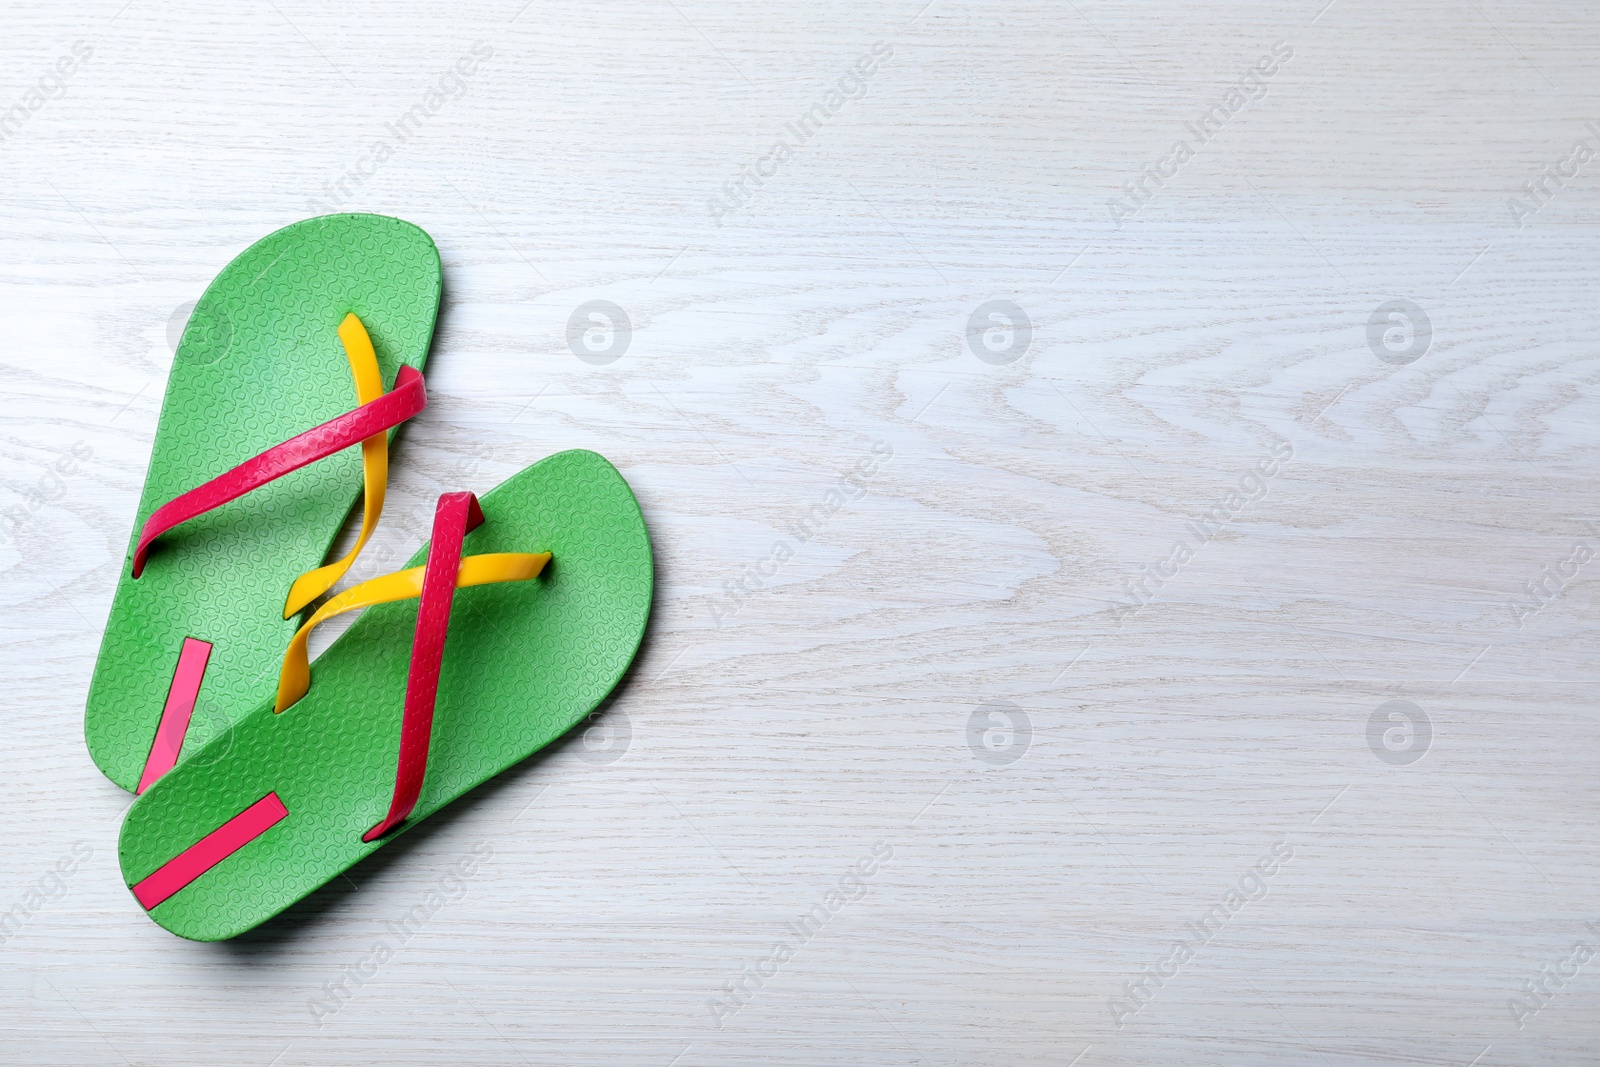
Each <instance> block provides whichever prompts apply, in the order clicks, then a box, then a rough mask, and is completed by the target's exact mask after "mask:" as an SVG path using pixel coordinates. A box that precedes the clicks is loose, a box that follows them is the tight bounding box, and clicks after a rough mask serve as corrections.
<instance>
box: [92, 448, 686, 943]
mask: <svg viewBox="0 0 1600 1067" xmlns="http://www.w3.org/2000/svg"><path fill="white" fill-rule="evenodd" d="M479 507H480V505H479V502H478V501H477V499H476V498H475V497H473V496H472V494H470V493H449V494H446V495H445V496H443V497H441V498H440V502H439V508H438V512H437V513H436V516H435V522H434V533H433V539H432V541H431V542H430V544H429V545H427V546H424V548H423V549H422V550H421V551H419V552H418V553H417V555H416V556H415V557H414V558H413V559H412V561H411V562H410V564H408V568H409V569H407V570H405V571H401V572H399V573H397V574H392V575H386V576H384V577H381V578H375V579H372V580H370V581H368V582H363V583H361V584H360V585H358V586H355V587H353V588H351V589H348V590H346V591H345V592H343V593H341V594H339V595H338V596H336V597H334V598H333V599H331V600H329V601H328V602H327V603H325V604H324V605H323V606H322V607H321V608H319V609H318V611H317V612H316V614H315V615H313V616H312V617H311V619H310V620H308V621H307V623H306V624H305V626H304V627H303V628H302V630H301V631H300V632H299V633H297V634H296V636H295V638H294V639H293V640H292V641H291V642H290V643H289V654H288V656H287V657H286V658H285V660H284V665H283V669H282V671H281V672H280V675H279V692H278V697H277V699H276V700H275V701H266V702H264V703H258V704H257V705H256V707H255V708H254V709H253V710H252V711H251V712H250V713H249V714H247V715H245V716H244V717H243V718H241V719H240V720H239V721H237V722H236V723H234V724H233V726H232V727H231V728H230V729H229V730H228V731H226V732H225V733H223V734H222V735H220V736H218V737H216V738H214V739H213V740H212V741H211V742H210V743H209V744H207V745H205V746H204V747H202V748H201V749H200V750H199V751H198V752H196V753H194V754H193V755H192V756H189V757H187V758H185V759H184V760H183V761H182V762H181V763H179V764H178V765H177V766H176V767H174V768H173V769H172V770H171V771H170V772H168V773H167V774H166V775H165V776H163V777H162V778H161V779H160V780H158V781H157V782H155V783H154V784H153V785H152V786H151V787H150V788H149V790H148V791H146V792H145V793H144V794H143V795H141V796H140V797H139V799H138V800H136V801H135V802H134V804H133V806H132V807H131V808H130V809H129V810H128V814H127V818H126V820H125V821H124V822H123V825H122V836H121V841H120V845H119V852H120V858H121V863H122V874H123V877H124V879H125V880H126V882H127V883H128V886H129V888H130V889H131V890H132V892H133V894H134V897H135V898H136V899H137V900H138V901H139V903H140V905H141V906H142V907H144V908H145V910H146V911H147V912H148V914H149V915H150V917H151V918H152V919H153V920H155V921H156V922H157V923H159V924H160V925H161V926H163V927H165V928H166V929H167V930H170V931H171V932H173V933H175V934H177V935H179V936H180V937H185V938H189V939H192V940H196V941H214V940H219V939H222V938H227V937H233V936H234V935H236V934H239V933H242V932H243V931H245V930H248V929H250V928H251V927H253V926H256V925H257V924H258V923H261V922H263V921H264V920H266V919H268V918H270V917H272V916H273V915H276V914H277V913H279V912H281V911H283V910H284V909H285V908H287V907H289V906H290V905H291V904H293V903H294V902H295V901H297V900H299V899H301V898H302V897H304V896H306V895H307V894H308V893H310V892H312V891H313V890H314V889H316V888H317V887H318V886H320V885H322V884H323V883H324V882H327V881H328V880H329V879H331V878H333V877H335V876H337V875H338V874H339V873H340V872H342V871H344V870H346V869H347V868H349V867H350V866H351V865H352V864H354V863H356V862H357V861H359V860H360V859H361V858H362V857H364V856H366V855H367V854H368V853H370V852H372V851H374V850H375V849H378V848H380V847H382V846H383V844H384V843H386V842H387V841H389V840H391V839H392V838H393V837H394V836H395V835H396V834H398V833H401V832H404V831H405V830H406V829H409V828H410V827H411V826H413V825H415V824H416V823H417V822H419V821H420V820H422V819H424V818H426V817H427V816H429V815H431V814H432V813H434V812H436V811H438V810H439V809H440V808H442V807H444V806H445V805H446V804H448V803H450V802H451V801H452V800H454V799H455V798H457V797H459V796H461V795H462V794H463V793H466V792H468V791H469V790H471V789H473V788H474V787H476V786H477V785H479V784H480V783H482V782H484V781H485V780H487V779H488V778H490V777H492V776H494V775H495V774H498V773H499V772H500V771H503V770H505V769H506V768H507V767H510V766H511V765H512V764H514V763H516V762H518V761H519V760H522V759H524V758H525V757H527V756H528V755H529V754H531V753H533V752H535V751H537V750H538V749H540V748H542V747H544V746H545V745H547V744H549V743H550V742H551V741H553V740H555V739H556V738H558V737H560V736H561V735H562V734H563V733H565V732H566V731H567V730H568V729H570V728H571V727H572V726H573V725H575V724H576V723H578V722H579V721H581V720H582V719H583V718H584V717H585V716H587V715H588V714H589V713H590V712H592V711H593V710H594V708H595V707H596V706H597V705H598V704H599V703H600V701H601V700H602V699H603V698H604V697H605V696H606V694H607V693H609V692H610V691H611V690H612V688H613V687H614V686H615V685H616V684H617V682H618V681H619V680H620V679H621V678H622V676H623V674H624V672H625V671H626V670H627V668H628V665H629V663H630V662H632V660H633V657H634V653H635V652H636V651H637V649H638V647H639V643H640V641H641V640H642V639H643V636H644V628H645V622H646V620H647V618H648V616H649V613H650V601H651V593H652V588H653V581H654V578H653V573H654V572H653V563H652V557H651V552H650V540H649V536H648V534H647V533H646V530H645V524H644V518H643V516H642V515H641V514H640V512H639V505H638V503H637V502H636V501H635V500H634V497H633V493H632V491H631V490H630V489H629V488H628V484H627V482H625V481H624V480H623V478H622V475H621V474H619V473H618V472H617V470H616V469H615V468H614V467H612V466H611V464H610V463H608V462H606V460H605V459H603V458H602V457H600V456H598V455H596V454H595V453H593V452H585V451H570V452H562V453H559V454H557V455H554V456H551V457H549V458H547V459H545V460H542V461H541V462H539V463H537V464H535V465H533V466H532V467H529V468H528V469H526V470H524V471H523V472H522V473H520V474H518V475H516V476H515V477H513V478H511V479H509V480H508V481H506V482H505V483H503V484H502V485H500V486H499V487H497V488H496V489H494V490H492V491H491V492H489V493H487V494H485V495H484V497H483V499H482V502H481V511H480V510H479ZM476 522H481V525H480V526H477V527H476V529H474V525H475V523H476ZM424 564H425V565H424ZM419 593H420V600H419V599H410V598H415V597H417V596H418V595H419ZM368 605H375V606H370V607H368ZM358 607H367V610H366V611H365V612H364V614H362V616H361V617H360V618H359V619H357V620H356V622H355V623H354V624H353V625H351V626H350V628H349V629H348V630H347V631H345V633H344V634H342V635H341V636H340V637H339V638H338V640H336V641H335V642H334V643H333V644H332V645H330V646H329V648H328V649H327V651H325V652H324V653H323V654H322V655H321V656H320V657H319V658H318V659H317V662H316V664H315V665H314V667H312V669H311V670H310V672H309V677H308V676H307V672H306V670H305V658H304V657H305V635H306V633H307V632H308V631H309V630H310V628H311V627H312V626H314V625H315V624H316V623H317V622H319V621H321V619H322V618H325V617H329V616H331V615H333V614H337V613H339V612H340V611H345V610H353V609H355V608H358ZM446 629H448V641H446ZM280 709H281V711H280ZM397 753H398V755H397Z"/></svg>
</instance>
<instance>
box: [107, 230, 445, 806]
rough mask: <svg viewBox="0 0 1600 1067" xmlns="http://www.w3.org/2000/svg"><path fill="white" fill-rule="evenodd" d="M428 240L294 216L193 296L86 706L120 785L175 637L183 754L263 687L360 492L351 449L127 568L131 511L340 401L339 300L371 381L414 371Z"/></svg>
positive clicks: (154, 707)
mask: <svg viewBox="0 0 1600 1067" xmlns="http://www.w3.org/2000/svg"><path fill="white" fill-rule="evenodd" d="M439 287H440V274H439V253H438V250H437V249H435V248H434V245H433V241H432V240H431V239H430V238H429V237H428V235H427V234H426V233H424V232H422V231H421V230H420V229H418V228H417V227H415V226H413V225H411V224H410V223H406V222H401V221H400V220H399V219H391V218H385V217H383V216H380V215H329V216H325V217H323V218H316V219H308V220H306V221H305V222H299V223H296V224H294V225H293V226H289V227H286V228H284V229H282V230H279V231H278V232H276V233H274V234H272V235H270V236H268V237H266V238H263V239H262V240H261V241H258V242H257V243H256V244H254V245H252V246H251V247H250V248H249V249H247V250H246V251H245V252H244V253H242V254H241V255H240V256H239V257H238V258H237V259H235V260H234V261H233V262H232V263H230V264H228V266H227V267H225V268H223V270H222V272H221V273H220V274H218V275H217V277H216V280H214V281H213V282H212V283H211V285H210V287H209V288H207V289H206V291H205V295H204V296H202V297H201V298H200V301H199V303H198V304H197V305H196V306H195V309H194V313H193V314H192V315H191V316H190V317H189V324H188V326H187V327H186V328H185V330H184V333H183V340H182V341H181V343H180V344H179V345H178V352H177V356H176V358H175V359H174V360H173V364H172V370H171V372H170V374H169V375H168V378H167V394H166V399H165V400H164V401H163V403H162V407H161V421H160V424H159V425H158V426H157V428H156V436H155V445H154V448H153V450H152V452H151V456H150V466H149V469H148V471H147V472H146V474H145V483H144V491H143V492H142V493H141V495H140V498H139V513H138V515H137V516H135V519H134V523H133V536H132V537H131V538H130V539H129V544H128V555H127V557H126V558H125V559H124V561H123V566H122V574H121V578H120V580H119V581H118V584H117V591H116V597H115V599H114V600H113V601H112V604H111V617H110V620H109V621H108V622H107V623H106V631H105V636H104V638H103V639H102V640H101V643H100V658H99V660H98V661H97V662H96V663H95V670H94V679H93V681H92V682H91V683H90V686H89V698H88V706H87V708H86V711H85V715H84V738H85V740H86V741H87V742H88V746H89V754H90V755H91V756H92V757H93V758H94V761H95V763H96V764H97V765H98V766H99V767H100V769H101V770H102V771H104V772H105V774H106V777H108V778H110V779H111V780H112V781H113V782H116V783H117V784H118V785H120V786H122V787H123V788H124V789H129V790H131V789H133V788H134V787H135V786H136V785H137V784H138V781H139V774H140V770H141V768H142V767H143V766H144V762H145V758H146V756H148V755H149V752H150V745H151V742H152V741H153V740H154V738H155V733H156V725H157V723H158V722H159V720H160V717H161V708H162V705H163V703H164V701H165V700H166V695H167V690H168V688H169V687H170V686H171V684H172V675H173V670H174V669H175V667H176V666H177V662H178V654H179V652H180V650H181V649H182V647H183V641H184V638H186V637H193V638H195V639H197V640H201V641H209V642H211V643H212V644H213V646H214V648H213V649H212V653H211V660H210V663H209V664H208V666H207V669H206V674H205V678H204V681H203V682H202V685H201V689H200V695H199V701H198V703H197V705H196V707H195V711H194V717H193V721H192V724H191V726H190V729H189V733H188V736H187V738H186V739H185V743H184V747H183V754H184V755H188V754H189V753H191V752H193V751H195V750H196V749H197V748H198V747H199V746H200V745H201V744H203V743H204V742H205V741H206V740H207V739H208V738H210V737H214V736H216V735H217V734H218V733H219V732H220V731H221V730H222V729H223V728H225V727H226V726H227V724H228V723H229V722H231V721H233V720H234V719H235V718H237V717H239V716H240V715H243V714H246V713H248V712H249V711H251V710H252V709H254V708H255V707H256V705H257V704H259V703H260V702H261V701H262V699H264V697H265V696H267V695H268V694H270V693H271V692H272V687H273V685H274V683H275V680H276V678H277V672H278V660H279V657H281V656H282V655H283V650H284V647H285V646H286V645H287V644H288V642H289V638H290V637H291V636H292V635H293V633H294V630H295V626H296V622H297V620H295V619H289V620H285V619H284V618H283V602H284V598H285V596H286V595H287V594H288V591H289V587H290V585H291V584H292V583H293V581H294V580H295V578H297V577H298V576H299V575H300V574H302V573H303V572H305V571H308V570H310V569H311V568H313V567H316V566H317V565H319V564H320V563H322V562H323V560H324V559H325V558H326V556H327V554H328V549H329V547H330V546H331V545H332V543H333V539H334V538H335V537H336V536H337V535H338V532H339V527H340V526H341V524H342V523H343V522H344V519H345V516H346V515H347V514H348V513H349V511H350V509H351V507H352V506H353V505H354V503H355V501H356V498H357V497H358V496H359V495H360V492H361V453H360V449H357V448H351V449H348V450H347V451H345V452H342V453H340V454H338V455H335V456H330V457H328V458H327V459H324V460H320V461H318V462H317V463H314V464H312V465H310V466H309V467H305V468H302V469H301V470H298V471H296V472H294V473H293V474H290V475H287V476H285V477H283V478H281V479H279V480H278V481H276V482H273V483H272V484H270V485H267V486H264V487H263V488H261V489H257V490H256V491H255V492H253V493H250V494H249V495H248V496H245V497H242V498H240V499H239V500H235V501H233V502H232V503H229V504H225V505H223V506H222V507H220V508H218V509H217V510H215V511H212V512H209V513H207V514H205V515H202V516H200V517H199V518H196V519H194V520H192V521H190V522H187V523H184V524H183V525H182V526H180V527H178V528H177V529H175V530H172V531H171V532H169V533H166V534H164V535H162V537H161V539H160V540H159V541H157V542H156V544H155V546H154V547H153V549H152V550H151V553H150V557H149V563H148V565H147V566H146V568H145V571H144V574H143V575H142V576H141V577H140V578H138V579H137V580H134V579H133V578H131V577H130V566H131V562H132V555H133V548H134V545H135V543H136V542H137V539H138V531H139V529H140V527H142V526H143V525H144V521H145V519H146V518H147V517H148V516H149V515H150V513H151V512H153V511H154V510H155V509H156V508H157V507H159V506H160V505H162V504H163V503H165V502H166V501H168V500H171V499H172V498H173V497H175V496H177V495H178V494H180V493H183V492H186V491H187V490H190V489H193V488H194V487H195V486H197V485H200V484H202V483H203V482H205V481H207V480H208V479H210V478H213V477H215V476H216V475H218V474H220V473H222V472H223V471H225V470H227V469H228V468H230V467H232V466H234V465H235V464H237V463H240V462H242V461H244V460H246V459H248V458H250V457H251V456H253V455H256V454H257V453H259V452H262V451H264V450H266V449H267V448H270V447H272V446H273V445H276V444H278V443H280V442H282V441H286V440H288V439H289V438H291V437H293V436H295V435H296V434H298V433H300V432H302V431H304V430H308V429H310V428H311V427H313V426H316V425H318V424H319V423H322V422H325V421H327V420H328V419H331V418H333V417H334V416H336V415H339V414H340V413H342V412H345V411H348V410H350V409H351V408H353V407H355V406H356V394H355V387H354V385H353V384H352V383H351V380H350V368H349V362H348V360H347V359H346V358H345V354H344V349H343V348H342V347H341V345H340V343H339V336H338V332H337V331H338V328H339V323H340V321H341V320H342V319H343V318H344V316H345V314H346V313H348V312H352V311H353V312H355V313H356V314H357V315H358V316H360V318H361V321H362V322H363V323H364V324H365V325H366V327H367V330H368V332H369V333H370V334H371V336H372V343H373V346H374V348H375V349H376V351H377V356H378V364H379V366H380V368H381V369H382V371H383V376H384V381H385V382H386V383H392V382H393V381H394V378H395V375H396V374H397V373H398V371H399V368H400V366H401V365H402V364H406V365H409V366H412V367H416V368H418V369H421V367H422V365H423V363H424V361H425V360H426V358H427V353H428V345H429V342H430V341H431V340H432V337H433V326H434V318H435V315H436V314H437V311H438V306H439Z"/></svg>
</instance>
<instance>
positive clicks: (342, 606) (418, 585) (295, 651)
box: [272, 552, 550, 712]
mask: <svg viewBox="0 0 1600 1067" xmlns="http://www.w3.org/2000/svg"><path fill="white" fill-rule="evenodd" d="M549 562H550V553H548V552H485V553H482V554H480V555H476V556H467V557H465V558H463V559H462V561H461V567H460V569H458V570H457V571H456V588H457V589H465V588H467V587H468V586H472V585H490V584H492V583H494V582H522V581H527V580H528V579H529V578H536V577H538V575H539V572H540V571H542V570H544V566H545V564H546V563H549ZM424 570H426V568H425V567H412V568H410V569H408V570H403V571H396V572H395V573H393V574H385V575H382V576H381V577H378V578H372V579H370V580H368V581H365V582H362V583H361V584H360V585H355V586H351V587H350V588H349V589H346V590H345V591H344V592H342V593H340V594H339V595H338V596H336V597H334V598H333V599H332V600H330V601H328V602H327V603H326V604H324V605H322V607H320V608H318V609H317V610H316V611H315V612H314V613H313V614H312V616H311V618H309V619H307V620H306V623H305V625H304V626H302V627H300V629H298V630H296V631H295V635H294V638H293V640H291V641H290V642H289V651H287V652H285V653H284V654H283V670H282V671H280V672H279V674H278V699H277V702H276V703H275V704H274V705H273V707H272V710H273V711H274V712H282V711H284V710H285V709H286V708H289V707H292V706H293V705H294V704H295V702H296V701H298V700H299V699H300V698H301V697H303V696H305V695H306V690H308V689H310V688H311V664H310V662H309V657H308V654H307V652H306V642H307V641H309V640H310V638H311V631H312V629H313V628H314V627H315V626H316V625H317V624H318V623H320V622H322V621H323V620H324V619H331V618H333V617H334V616H335V615H340V614H343V613H344V612H346V611H356V610H358V609H360V608H369V607H371V606H372V605H374V604H387V603H389V602H390V601H392V600H409V599H410V598H412V597H418V596H421V595H422V574H423V571H424Z"/></svg>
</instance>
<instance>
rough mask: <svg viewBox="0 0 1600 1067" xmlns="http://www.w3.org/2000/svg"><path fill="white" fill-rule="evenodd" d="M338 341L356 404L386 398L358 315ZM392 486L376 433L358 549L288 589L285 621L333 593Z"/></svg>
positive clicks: (366, 448) (365, 460) (365, 474)
mask: <svg viewBox="0 0 1600 1067" xmlns="http://www.w3.org/2000/svg"><path fill="white" fill-rule="evenodd" d="M339 340H340V341H341V342H343V344H344V354H345V358H346V359H348V360H349V361H350V377H352V378H353V379H355V383H356V402H357V404H358V405H359V404H370V403H371V402H372V401H374V400H376V399H378V398H379V397H380V396H382V395H383V372H382V371H380V370H379V369H378V355H377V353H376V352H374V351H373V348H372V338H371V337H369V336H367V328H366V327H365V326H363V325H362V324H361V320H360V319H359V318H357V317H356V313H355V312H353V311H352V312H350V314H348V315H346V316H345V317H344V321H343V322H341V323H340V324H339ZM388 482H389V432H388V431H387V430H385V431H383V432H382V433H375V434H373V435H372V436H371V437H369V438H367V439H366V440H365V441H362V442H361V484H362V489H363V490H364V492H363V497H364V499H365V503H364V504H363V506H362V509H361V532H360V534H359V535H357V537H356V544H355V547H354V548H352V549H351V550H350V551H349V552H348V553H347V554H346V555H345V557H344V558H343V559H338V560H335V561H334V562H332V563H329V564H325V565H324V566H321V567H318V568H317V569H316V570H313V571H307V572H306V573H304V574H302V575H301V576H300V577H298V578H296V579H295V580H294V584H293V585H291V586H290V587H289V598H288V600H286V601H285V602H284V605H283V617H284V618H286V619H287V618H290V617H291V616H293V615H295V614H297V613H298V612H299V611H300V610H301V609H302V608H304V607H305V606H306V605H307V604H309V603H311V602H312V601H313V600H315V599H317V597H319V596H321V595H322V594H323V593H326V592H327V591H328V590H329V589H332V588H333V587H334V586H335V585H336V584H337V583H338V581H339V579H340V578H343V577H344V575H345V572H346V571H348V570H349V569H350V565H351V564H352V563H354V562H355V561H356V557H357V556H359V555H360V554H361V550H362V549H363V548H365V547H366V544H367V538H369V537H371V536H372V531H373V530H374V529H376V528H377V525H378V517H379V516H380V515H382V514H383V492H384V489H385V488H386V487H387V485H388Z"/></svg>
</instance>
